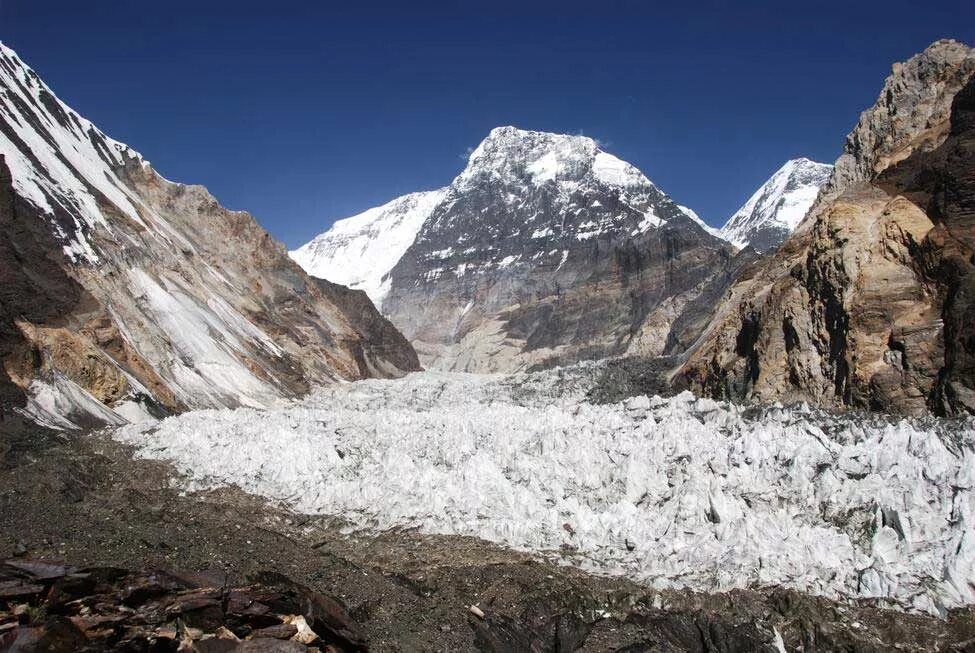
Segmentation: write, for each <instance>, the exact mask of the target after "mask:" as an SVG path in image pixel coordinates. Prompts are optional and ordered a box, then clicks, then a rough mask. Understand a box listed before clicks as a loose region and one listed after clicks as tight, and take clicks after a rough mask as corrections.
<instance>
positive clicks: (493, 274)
mask: <svg viewBox="0 0 975 653" xmlns="http://www.w3.org/2000/svg"><path fill="white" fill-rule="evenodd" d="M434 192H435V193H438V196H439V197H440V201H439V203H438V204H437V205H436V206H434V207H433V208H432V209H431V210H430V212H429V215H428V216H427V218H426V220H424V221H423V222H422V224H421V226H420V228H419V229H418V231H417V232H416V234H415V236H414V237H413V239H412V243H411V244H410V246H409V247H408V248H407V249H405V251H404V252H403V254H402V256H401V257H400V258H399V260H398V261H396V263H395V265H393V266H392V267H391V269H390V270H389V272H388V274H387V276H386V277H385V278H384V280H383V281H382V284H381V286H382V287H381V289H380V290H378V291H374V292H376V296H377V297H381V298H382V301H383V304H382V308H383V312H384V313H385V314H386V315H388V316H389V317H390V319H391V320H392V321H393V323H394V324H396V325H397V327H399V328H400V329H402V330H403V332H404V334H405V335H406V336H407V337H408V338H410V339H411V341H412V342H413V344H414V345H415V346H416V347H417V350H418V351H419V353H420V355H421V357H422V359H423V360H424V363H425V364H428V365H432V366H436V367H440V368H445V369H456V370H466V371H508V370H513V369H522V368H525V367H530V366H535V365H552V364H556V363H562V362H570V361H574V360H579V359H587V358H599V357H603V356H608V355H614V354H620V353H623V352H625V351H631V352H633V353H650V354H659V353H663V352H665V351H667V352H670V351H679V350H680V349H681V348H682V347H683V346H686V343H688V342H690V341H691V340H693V338H694V337H696V335H697V333H698V332H699V328H700V327H701V326H702V325H701V323H700V320H699V316H700V315H702V314H704V313H706V310H705V309H704V307H703V306H699V304H700V303H701V301H702V298H703V297H714V296H715V295H718V296H720V292H721V291H722V290H723V289H724V287H725V286H726V285H727V283H729V282H730V279H731V275H732V274H733V271H734V270H735V269H737V266H738V265H739V264H740V261H741V259H736V258H735V256H734V252H733V250H732V249H731V248H730V247H729V246H727V244H726V243H724V242H723V241H722V240H721V239H719V238H717V237H716V236H715V235H714V234H713V233H712V231H711V230H710V229H708V228H707V227H706V226H705V225H704V224H703V223H702V222H701V221H700V219H699V218H697V216H696V215H695V214H694V213H693V212H692V211H690V210H689V209H685V208H683V207H679V206H677V205H676V204H674V202H673V201H671V199H670V198H669V197H667V196H666V195H665V194H664V193H663V192H661V191H660V190H659V189H658V188H657V187H656V186H654V184H653V183H651V182H650V180H648V179H647V178H646V176H644V175H643V173H641V172H640V171H639V170H637V169H636V168H635V167H633V166H632V165H630V164H628V163H626V162H624V161H621V160H620V159H618V158H616V157H615V156H613V155H611V154H609V153H608V152H604V151H603V150H602V149H600V148H599V146H598V145H597V143H596V142H595V141H593V140H592V139H590V138H585V137H581V136H566V135H560V134H550V133H544V132H533V131H525V130H520V129H516V128H514V127H499V128H497V129H494V130H492V131H491V133H490V134H489V135H488V137H487V138H486V139H485V140H484V141H483V142H482V143H481V144H480V145H479V146H478V147H477V148H476V149H475V150H474V151H473V152H472V153H471V155H470V158H469V161H468V165H467V166H466V168H465V169H464V170H463V171H462V172H461V174H460V175H458V176H457V178H456V179H454V181H453V182H452V183H451V184H450V185H449V186H448V187H447V188H445V189H443V190H441V191H434ZM409 197H411V196H407V198H409ZM407 198H400V199H399V200H394V202H391V203H390V204H387V205H386V206H384V207H379V208H378V209H373V210H372V211H369V212H366V213H365V214H363V216H358V217H356V218H352V219H350V220H349V221H342V222H340V223H337V225H336V227H333V229H332V230H331V231H329V232H327V233H326V234H324V235H323V236H320V237H319V238H317V239H316V240H315V241H313V242H312V243H309V244H308V245H306V246H304V247H303V248H301V249H300V250H298V252H296V253H295V255H296V260H299V261H300V262H302V263H303V264H304V265H305V266H306V269H308V270H309V271H311V272H312V273H313V274H314V273H316V272H317V271H325V270H334V271H335V273H336V274H345V275H346V276H344V277H342V276H339V277H338V278H340V279H343V278H344V279H352V278H356V279H367V278H368V279H369V281H368V282H367V283H368V284H369V285H370V287H371V288H377V287H378V284H377V279H378V278H379V274H380V272H384V271H385V267H386V265H387V264H388V259H386V258H383V259H382V264H381V266H378V268H374V267H373V264H372V258H371V257H368V256H363V257H362V258H361V259H359V260H358V261H354V260H352V258H350V257H348V256H347V255H346V254H345V253H343V252H341V251H339V246H336V245H335V244H336V243H344V242H345V239H346V238H347V233H349V232H350V231H354V233H355V234H356V235H355V237H354V238H353V239H351V240H352V241H353V242H354V243H355V244H354V246H353V249H355V250H356V251H371V249H372V248H377V249H382V248H383V245H381V244H376V243H375V242H368V243H367V244H360V242H359V240H358V239H359V238H363V234H367V235H368V238H373V239H377V237H376V236H374V235H371V234H370V233H369V232H370V230H372V231H380V230H379V229H376V228H374V227H369V226H367V225H369V224H377V223H378V221H377V222H373V221H372V220H373V219H374V218H377V217H378V216H382V218H381V219H382V220H383V221H386V222H387V224H392V223H397V224H398V222H397V221H400V220H402V218H401V214H402V213H403V212H402V211H400V210H398V209H396V208H395V207H397V206H399V203H402V202H404V201H405V200H406V199H407ZM426 208H427V207H426V206H424V209H426ZM364 216H366V217H364ZM410 216H411V218H413V217H417V216H416V214H410ZM417 222H419V220H417ZM353 225H354V229H350V228H349V227H350V226H353ZM363 239H365V238H363ZM323 243H325V244H327V245H325V246H324V247H323V246H321V245H322V244H323ZM312 251H319V252H323V253H324V255H325V256H327V257H330V258H329V262H328V263H322V262H321V261H317V262H314V261H312V262H309V261H310V260H311V259H310V258H309V254H310V253H311V252H312ZM356 263H358V265H356ZM340 268H344V270H342V269H340ZM705 303H706V302H705ZM685 310H687V311H690V313H688V314H686V315H685ZM691 314H693V316H692V315H691Z"/></svg>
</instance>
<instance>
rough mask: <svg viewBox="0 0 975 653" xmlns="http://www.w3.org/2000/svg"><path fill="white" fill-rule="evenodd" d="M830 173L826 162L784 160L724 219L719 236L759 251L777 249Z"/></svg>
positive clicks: (801, 216)
mask: <svg viewBox="0 0 975 653" xmlns="http://www.w3.org/2000/svg"><path fill="white" fill-rule="evenodd" d="M832 172H833V166H831V165H829V164H827V163H816V162H815V161H810V160H809V159H805V158H799V159H793V160H791V161H787V162H786V163H785V165H783V166H782V167H781V168H779V169H778V170H777V171H776V172H775V174H774V175H772V177H771V178H770V179H769V180H768V181H766V182H765V183H764V184H762V186H761V187H760V188H759V189H758V190H757V191H755V193H754V194H753V195H752V196H751V197H750V198H749V200H748V201H747V202H745V205H744V206H742V207H741V208H740V209H738V211H737V212H736V213H735V214H734V215H732V216H731V217H730V218H729V219H728V221H727V222H726V223H725V225H724V227H722V229H721V235H722V237H723V238H725V239H726V240H728V241H729V242H731V243H732V244H734V245H735V246H737V247H745V246H746V245H751V246H752V247H754V248H755V249H756V250H758V251H760V252H764V251H768V250H770V249H774V248H775V247H778V245H779V244H781V242H782V241H783V240H785V238H786V237H788V235H789V234H791V233H792V232H793V231H794V230H795V228H796V227H797V226H799V223H800V222H801V221H802V219H803V217H805V215H806V212H807V211H808V210H809V208H810V207H811V206H812V204H813V202H814V201H815V200H816V196H817V195H818V194H819V189H820V188H821V187H822V186H824V185H825V184H826V182H827V181H828V180H829V178H830V175H831V174H832Z"/></svg>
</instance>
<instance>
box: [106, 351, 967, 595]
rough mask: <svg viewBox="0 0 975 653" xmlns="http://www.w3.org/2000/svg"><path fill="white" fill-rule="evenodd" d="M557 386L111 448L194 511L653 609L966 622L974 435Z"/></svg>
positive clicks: (290, 415)
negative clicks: (633, 597)
mask: <svg viewBox="0 0 975 653" xmlns="http://www.w3.org/2000/svg"><path fill="white" fill-rule="evenodd" d="M570 369H571V368H570ZM567 375H570V373H569V372H568V371H567V370H561V371H559V372H544V373H539V374H536V375H515V376H510V377H505V376H486V375H463V374H446V373H433V372H424V373H417V374H413V375H410V376H409V377H407V378H405V379H401V380H398V381H394V382H389V381H362V382H357V383H352V384H343V385H340V386H333V387H329V388H323V389H321V390H320V391H318V393H317V394H315V395H313V396H311V397H309V398H306V399H305V400H302V401H300V402H298V403H295V404H293V405H291V406H288V407H283V408H279V409H274V410H268V411H258V410H251V409H238V410H234V411H226V410H224V411H214V410H208V411H198V412H194V413H187V414H184V415H180V416H178V417H174V418H170V419H167V420H165V421H163V422H161V423H159V424H158V425H156V426H147V425H141V426H126V427H123V428H122V429H120V430H117V431H115V432H114V437H116V438H118V439H120V440H122V441H124V442H127V443H131V444H133V445H135V446H136V447H137V449H138V452H139V455H140V456H142V457H147V458H155V459H165V460H170V461H173V462H174V463H175V465H176V466H177V468H178V469H179V470H180V471H181V472H183V473H185V474H186V476H187V478H188V479H189V481H188V483H189V489H201V488H212V487H219V486H223V485H236V486H238V487H240V488H242V489H244V490H245V491H248V492H252V493H256V494H259V495H263V496H265V497H268V498H270V499H272V500H276V501H281V502H284V503H286V504H289V505H290V506H291V507H293V508H294V509H295V510H298V511H301V512H305V513H314V514H325V515H333V516H338V517H341V518H343V519H344V520H347V521H348V523H350V524H351V525H352V527H353V528H358V529H365V530H373V529H389V528H396V527H405V528H420V529H421V530H423V531H425V532H428V533H445V534H461V535H472V536H477V537H481V538H484V539H487V540H491V541H494V542H499V543H502V544H506V545H509V546H513V547H515V548H519V549H524V550H530V551H535V552H538V553H541V554H546V553H549V552H562V554H561V555H562V557H561V559H563V560H565V559H566V556H569V557H568V560H569V561H571V562H574V563H575V564H579V565H581V566H583V567H586V568H589V569H593V570H597V571H599V572H602V573H611V574H620V575H625V576H628V577H630V578H633V579H636V580H638V581H641V582H645V583H648V584H651V585H653V586H655V587H690V588H693V589H698V590H705V591H713V590H726V589H730V588H733V587H755V586H759V587H762V586H779V585H782V586H786V587H792V588H796V589H799V590H803V591H808V592H812V593H816V594H822V595H826V596H830V597H834V598H837V597H838V598H866V597H873V598H877V599H881V604H882V605H889V606H892V607H897V608H900V609H906V610H913V611H922V612H932V613H938V612H941V613H942V614H943V609H944V608H947V607H952V606H961V605H966V604H971V603H973V602H975V566H973V563H975V537H973V533H975V448H973V447H975V421H973V420H972V419H970V418H969V419H967V420H965V421H957V422H953V423H941V424H939V423H937V422H934V421H931V420H924V421H912V420H908V419H902V420H897V421H894V420H888V419H887V418H884V417H878V416H870V417H865V416H836V415H829V414H826V413H824V412H819V411H813V410H810V409H808V408H805V407H802V406H800V407H797V408H782V407H781V406H772V407H767V408H764V409H762V408H756V407H743V406H736V405H733V404H727V403H720V402H715V401H711V400H708V399H697V398H695V397H694V396H692V395H691V394H690V393H687V392H685V393H683V394H681V395H678V396H676V397H672V398H669V399H663V398H660V397H635V398H632V399H629V400H627V401H626V402H623V403H621V404H615V405H593V404H590V403H588V402H587V401H586V400H585V391H586V388H585V386H584V384H575V385H573V383H574V382H572V381H570V382H569V383H568V386H567V384H566V381H565V379H566V378H570V376H567ZM269 451H275V452H279V455H277V454H276V455H272V456H268V452H269ZM281 452H286V453H281ZM570 552H571V553H570Z"/></svg>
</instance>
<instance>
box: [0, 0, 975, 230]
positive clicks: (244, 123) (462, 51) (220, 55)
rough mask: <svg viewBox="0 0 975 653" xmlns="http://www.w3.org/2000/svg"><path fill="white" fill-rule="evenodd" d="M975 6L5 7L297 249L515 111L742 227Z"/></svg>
mask: <svg viewBox="0 0 975 653" xmlns="http://www.w3.org/2000/svg"><path fill="white" fill-rule="evenodd" d="M939 37H952V38H956V39H959V40H965V41H967V42H968V43H969V44H972V42H973V40H975V39H973V37H975V2H971V1H970V0H966V1H964V2H962V1H960V0H959V1H954V0H942V1H940V2H939V1H933V2H921V1H919V0H912V1H910V2H906V1H901V0H886V1H883V2H861V1H858V0H845V1H844V2H832V1H820V2H803V3H791V2H776V3H757V2H755V3H732V2H728V3H722V2H697V1H694V0H689V1H686V2H667V3H657V2H646V1H644V2H612V1H609V0H604V1H602V2H592V1H591V0H590V1H589V2H584V3H581V2H580V3H576V2H571V1H566V0H563V1H561V2H532V1H531V0H521V1H520V2H513V3H509V2H503V1H498V0H495V1H493V2H474V1H464V0H455V1H454V2H444V3H435V2H410V1H408V0H401V1H400V2H389V3H373V2H366V1H360V2H341V3H340V2H328V1H323V2H311V1H306V2H290V1H287V0H277V1H276V2H266V1H264V2H248V1H247V0H238V1H236V2H217V1H207V0H197V1H196V2H183V1H173V0H169V1H166V2H158V3H148V2H145V0H140V1H139V2H125V1H107V0H105V1H96V2H80V1H78V0H73V1H71V2H62V1H41V0H0V39H2V40H3V41H4V42H6V43H7V44H8V45H9V46H11V47H13V48H14V49H15V50H17V51H18V53H19V54H20V56H21V57H22V58H23V59H24V60H25V61H27V63H28V64H30V65H31V66H33V67H34V68H35V69H36V70H37V72H38V73H39V74H40V75H41V76H42V78H44V79H45V80H46V81H47V82H48V84H50V85H51V86H52V87H53V88H54V90H55V92H56V93H58V95H59V96H60V97H61V98H62V99H63V100H65V101H66V102H67V103H68V104H70V105H72V106H73V107H74V108H75V109H76V110H78V111H79V112H80V113H81V114H83V115H85V116H86V117H88V118H90V119H92V120H93V121H94V122H95V123H96V124H98V125H99V126H100V127H101V128H102V129H103V130H104V131H105V132H106V133H108V134H109V135H111V136H113V137H114V138H116V139H118V140H121V141H124V142H126V143H128V144H129V145H131V146H133V147H134V148H135V149H137V150H139V151H141V152H142V153H143V154H144V155H146V157H148V158H149V159H150V160H151V161H152V162H153V164H154V165H155V166H156V168H157V169H158V170H159V171H160V172H161V173H162V174H164V175H165V176H167V177H169V178H171V179H174V180H177V181H184V182H188V183H201V184H204V185H206V186H207V187H209V188H210V190H211V191H212V192H213V193H214V194H215V195H216V196H217V198H218V199H219V200H220V201H221V203H223V204H224V205H226V206H228V207H230V208H234V209H245V210H248V211H250V212H251V213H253V214H254V215H255V216H256V217H257V219H258V220H259V221H260V222H261V223H262V224H263V225H264V226H265V227H266V228H267V229H268V230H269V231H271V233H273V234H274V235H276V236H277V237H278V238H280V239H281V240H283V241H284V242H285V243H286V244H287V245H288V246H289V247H294V246H296V245H299V244H301V243H303V242H304V241H306V240H307V239H309V238H310V237H311V236H313V235H315V234H316V233H318V232H321V231H323V230H324V229H325V228H326V227H327V226H328V225H329V224H330V223H331V221H332V220H333V219H337V218H341V217H345V216H348V215H351V214H354V213H357V212H359V211H362V210H364V209H366V208H368V207H370V206H374V205H376V204H380V203H383V202H385V201H387V200H389V199H392V198H393V197H395V196H397V195H400V194H402V193H406V192H410V191H414V190H422V189H428V188H435V187H438V186H442V185H445V184H447V183H448V182H449V181H450V180H451V179H452V178H453V177H454V175H456V174H457V173H458V172H459V171H460V170H461V168H462V167H463V165H464V154H465V151H467V150H468V148H471V147H473V146H475V145H476V144H477V143H478V142H479V141H480V140H481V139H482V138H483V137H484V136H485V135H486V134H487V132H488V131H489V130H490V129H491V128H492V127H495V126H498V125H504V124H513V125H516V126H518V127H522V128H527V129H539V130H546V131H556V132H564V133H584V134H586V135H588V136H593V137H595V138H597V139H599V140H600V141H602V142H603V143H604V145H605V147H606V149H608V150H609V151H610V152H613V153H614V154H616V155H618V156H620V157H621V158H623V159H625V160H627V161H630V162H631V163H633V164H634V165H636V166H637V167H639V168H640V169H641V170H643V171H644V172H645V173H646V174H647V175H648V176H649V177H650V178H651V179H652V180H654V182H655V183H657V185H658V186H660V187H661V188H662V189H663V190H664V191H665V192H667V193H669V194H670V195H671V196H672V197H673V198H674V199H675V200H677V201H678V202H680V203H682V204H687V205H689V206H691V207H692V208H694V209H695V210H696V211H698V212H699V213H700V214H701V216H702V217H704V218H705V219H706V220H707V221H708V222H710V223H712V224H719V223H721V222H722V221H723V220H724V219H725V218H726V217H727V216H728V215H729V214H731V213H732V212H733V211H734V210H735V209H737V208H738V206H739V205H740V204H742V203H743V202H744V201H745V200H746V199H747V197H748V196H749V195H750V194H751V193H752V192H753V191H754V189H755V188H756V187H757V186H758V185H759V184H761V183H762V182H763V181H764V180H765V179H766V178H767V177H768V176H769V175H770V174H771V173H772V172H773V171H774V170H775V169H776V168H777V167H778V166H779V165H780V164H781V163H782V162H784V161H785V160H787V159H789V158H793V157H796V156H808V157H809V158H812V159H816V160H819V161H827V162H832V161H833V160H834V159H835V158H836V156H837V155H838V153H839V150H840V148H841V146H842V142H843V137H844V136H845V134H846V133H847V132H848V131H849V129H850V127H851V126H852V125H853V124H854V123H855V122H856V119H857V116H858V115H859V112H860V111H861V110H863V109H864V108H866V107H867V106H869V105H870V104H872V103H873V101H874V99H875V98H876V96H877V93H878V91H879V89H880V86H881V84H882V83H883V79H884V77H885V76H886V75H887V74H888V73H889V71H890V65H891V63H893V62H894V61H898V60H903V59H906V58H907V57H909V56H910V55H912V54H913V53H915V52H917V51H920V50H922V49H923V48H924V47H925V46H927V45H928V44H929V43H930V42H931V41H933V40H935V39H937V38H939Z"/></svg>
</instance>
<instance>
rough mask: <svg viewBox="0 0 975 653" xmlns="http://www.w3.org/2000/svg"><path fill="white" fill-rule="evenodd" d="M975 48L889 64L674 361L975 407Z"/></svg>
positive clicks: (794, 395) (721, 384)
mask: <svg viewBox="0 0 975 653" xmlns="http://www.w3.org/2000/svg"><path fill="white" fill-rule="evenodd" d="M973 75H975V52H973V51H972V50H971V49H970V48H968V47H966V46H964V45H962V44H959V43H956V42H954V41H939V42H937V43H935V44H933V45H932V46H930V47H929V48H928V49H927V50H925V51H924V52H923V53H921V54H919V55H917V56H915V57H913V58H912V59H910V60H909V61H908V62H906V63H904V64H897V65H895V66H894V69H893V73H892V74H891V76H890V77H888V79H887V81H886V83H885V85H884V88H883V90H882V91H881V94H880V97H879V99H878V101H877V103H876V104H875V105H874V106H873V107H872V108H871V109H869V110H867V111H865V112H864V113H863V115H862V116H861V117H860V121H859V123H858V124H857V126H856V128H855V129H854V130H853V132H852V133H851V134H850V136H849V138H848V139H847V142H846V146H845V149H844V153H843V155H842V156H841V157H840V158H839V160H838V161H837V163H836V167H835V170H834V173H833V176H832V178H831V179H830V181H829V183H828V184H827V185H826V187H825V188H824V191H823V193H822V194H821V195H820V197H819V200H818V201H817V203H816V205H815V206H814V207H813V208H812V209H811V210H810V212H809V213H808V215H807V217H806V219H805V220H804V221H803V223H802V224H801V225H800V226H799V228H798V229H797V230H796V232H795V234H794V235H793V236H792V237H790V238H789V239H788V240H787V241H786V242H785V243H783V245H782V246H781V247H780V249H779V250H778V251H777V252H776V253H775V254H774V255H773V256H772V257H770V258H768V259H767V260H765V261H763V262H761V263H759V264H757V265H754V266H752V267H751V268H750V269H749V270H748V271H747V272H746V273H745V274H744V275H743V277H742V278H741V279H740V280H739V281H738V282H737V283H736V284H735V285H734V286H733V287H732V288H731V289H730V291H729V293H728V295H726V297H725V299H724V301H723V302H722V303H721V305H720V306H719V307H718V308H717V309H716V312H715V316H714V318H713V320H712V323H711V325H710V326H709V327H708V330H707V332H706V334H705V335H704V337H702V338H701V340H700V341H699V343H698V345H697V346H696V347H695V348H694V350H693V351H692V352H691V353H690V354H689V356H688V357H687V361H686V362H685V364H684V365H683V366H682V367H681V368H680V369H679V370H678V373H677V377H678V380H679V381H680V382H683V383H687V384H689V385H690V386H691V387H692V388H695V389H697V390H699V391H704V392H707V393H710V394H712V395H716V396H733V397H751V398H757V399H761V400H776V399H778V400H786V401H791V400H808V401H813V402H815V403H817V404H821V405H826V406H834V407H841V406H859V407H865V408H871V409H877V410H884V411H888V412H894V413H907V414H920V413H925V412H932V413H935V414H939V415H940V414H955V413H963V412H975V394H973V388H975V367H973V365H972V352H973V350H975V347H973V345H972V341H973V331H972V328H973V327H972V324H973V309H972V304H971V300H970V297H971V296H972V293H973V290H972V283H973V281H972V279H973V277H972V261H973V258H972V256H973V251H975V248H973V238H975V216H973V207H975V185H973V177H972V174H973V173H972V170H973V169H975V147H973V145H972V143H973V139H975V135H973V118H972V111H973V108H975V101H973V89H972V82H971V80H972V77H973Z"/></svg>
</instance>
